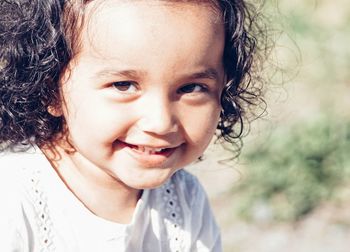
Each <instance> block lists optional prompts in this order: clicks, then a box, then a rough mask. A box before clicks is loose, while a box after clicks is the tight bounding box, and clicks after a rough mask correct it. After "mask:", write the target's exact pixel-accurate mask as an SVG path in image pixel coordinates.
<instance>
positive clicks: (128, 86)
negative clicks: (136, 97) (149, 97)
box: [113, 81, 137, 93]
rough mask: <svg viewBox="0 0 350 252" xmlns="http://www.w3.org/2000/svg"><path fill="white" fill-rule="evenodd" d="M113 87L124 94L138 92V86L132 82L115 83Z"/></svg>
mask: <svg viewBox="0 0 350 252" xmlns="http://www.w3.org/2000/svg"><path fill="white" fill-rule="evenodd" d="M113 87H114V88H115V89H117V90H118V91H119V92H123V93H134V92H136V91H137V84H136V83H135V82H132V81H117V82H113Z"/></svg>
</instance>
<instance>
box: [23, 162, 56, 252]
mask: <svg viewBox="0 0 350 252" xmlns="http://www.w3.org/2000/svg"><path fill="white" fill-rule="evenodd" d="M23 171H24V172H25V179H27V180H29V184H28V185H29V188H28V189H29V190H28V192H29V195H30V197H31V199H32V201H33V205H34V209H35V211H36V215H37V218H36V222H37V227H38V233H39V243H40V244H39V247H40V251H41V252H50V251H55V247H54V244H53V235H52V232H51V230H52V221H51V219H50V215H49V210H48V207H47V197H46V195H45V193H44V192H43V190H42V187H41V183H40V175H41V174H40V171H39V170H35V169H33V170H30V169H26V168H24V169H23Z"/></svg>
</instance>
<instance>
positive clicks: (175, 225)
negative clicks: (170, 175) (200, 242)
mask: <svg viewBox="0 0 350 252" xmlns="http://www.w3.org/2000/svg"><path fill="white" fill-rule="evenodd" d="M162 194H163V200H164V201H163V202H164V204H165V206H164V207H165V210H166V214H167V216H166V217H167V218H166V219H165V223H166V227H167V231H168V237H169V238H170V249H171V251H174V252H180V251H183V242H184V241H183V234H182V232H183V231H182V230H183V228H181V227H182V226H183V224H184V221H183V218H182V210H181V208H180V205H179V201H178V196H177V193H176V190H175V185H174V182H173V181H172V180H169V181H168V182H167V183H166V184H164V185H163V186H162Z"/></svg>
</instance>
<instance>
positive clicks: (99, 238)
mask: <svg viewBox="0 0 350 252" xmlns="http://www.w3.org/2000/svg"><path fill="white" fill-rule="evenodd" d="M0 198H1V199H3V200H2V203H1V207H0V251H1V252H10V251H11V252H12V251H16V252H22V251H23V252H28V251H33V252H41V251H45V252H48V251H58V252H61V251H62V252H78V251H83V252H89V251H94V252H97V251H99V252H100V251H101V252H109V251H113V252H115V251H132V252H137V251H146V252H147V251H150V252H157V251H174V252H175V251H179V252H180V251H181V252H184V251H215V252H216V251H221V239H220V232H219V229H218V227H217V225H216V223H215V220H214V217H213V214H212V212H211V210H210V206H209V203H208V199H207V197H206V194H205V192H204V190H203V188H202V186H201V185H200V184H199V182H198V180H197V179H196V178H195V177H194V176H193V175H190V174H189V173H188V172H186V171H178V172H176V173H175V174H174V175H173V176H172V178H171V179H170V180H169V181H168V182H167V183H165V184H164V185H163V186H161V187H159V188H156V189H151V190H144V192H143V194H142V197H141V198H140V200H139V201H138V203H137V206H136V209H135V211H134V215H133V218H132V221H131V223H130V224H118V223H115V222H111V221H107V220H105V219H102V218H100V217H98V216H96V215H94V214H93V213H92V212H90V211H89V210H88V209H87V208H86V207H85V206H84V205H83V204H82V203H81V202H80V201H79V200H78V199H77V198H76V197H75V196H74V194H73V193H72V192H71V191H69V190H68V188H67V187H66V186H65V184H64V183H63V182H62V180H61V179H60V178H59V176H58V175H57V174H56V172H55V171H54V169H52V168H51V165H50V163H49V162H48V161H47V159H46V158H45V156H44V155H43V154H42V153H41V152H40V150H34V149H30V150H29V151H27V152H25V153H9V154H6V155H5V154H0Z"/></svg>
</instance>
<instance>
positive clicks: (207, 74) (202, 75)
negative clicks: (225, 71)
mask: <svg viewBox="0 0 350 252" xmlns="http://www.w3.org/2000/svg"><path fill="white" fill-rule="evenodd" d="M190 78H193V79H212V80H218V79H219V73H218V71H216V70H215V69H214V68H207V69H205V70H204V71H202V72H198V73H194V74H191V75H190Z"/></svg>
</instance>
